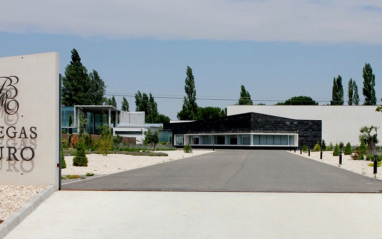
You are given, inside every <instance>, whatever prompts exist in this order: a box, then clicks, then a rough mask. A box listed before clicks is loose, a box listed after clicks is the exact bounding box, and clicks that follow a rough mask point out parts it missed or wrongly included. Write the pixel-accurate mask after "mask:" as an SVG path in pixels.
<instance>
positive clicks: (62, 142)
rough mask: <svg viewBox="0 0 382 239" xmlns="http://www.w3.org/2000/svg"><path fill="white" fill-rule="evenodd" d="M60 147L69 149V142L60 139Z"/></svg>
mask: <svg viewBox="0 0 382 239" xmlns="http://www.w3.org/2000/svg"><path fill="white" fill-rule="evenodd" d="M61 146H62V148H64V149H67V148H69V142H68V141H67V140H66V139H64V138H62V139H61Z"/></svg>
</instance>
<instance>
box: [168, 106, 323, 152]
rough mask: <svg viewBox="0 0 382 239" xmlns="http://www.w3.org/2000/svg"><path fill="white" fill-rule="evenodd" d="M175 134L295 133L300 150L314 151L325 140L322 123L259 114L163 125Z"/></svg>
mask: <svg viewBox="0 0 382 239" xmlns="http://www.w3.org/2000/svg"><path fill="white" fill-rule="evenodd" d="M163 129H164V130H171V131H172V133H173V136H174V134H207V133H296V134H298V137H299V146H302V145H303V144H306V145H308V146H309V147H310V148H313V147H314V145H315V144H316V143H317V142H321V138H322V121H321V120H296V119H288V118H282V117H277V116H272V115H265V114H259V113H245V114H239V115H231V116H226V117H221V118H215V119H209V120H201V121H194V122H184V123H170V124H164V127H163Z"/></svg>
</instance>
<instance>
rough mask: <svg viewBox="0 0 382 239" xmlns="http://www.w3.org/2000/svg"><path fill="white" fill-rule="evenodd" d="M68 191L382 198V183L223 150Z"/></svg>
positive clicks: (306, 163)
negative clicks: (354, 194)
mask: <svg viewBox="0 0 382 239" xmlns="http://www.w3.org/2000/svg"><path fill="white" fill-rule="evenodd" d="M62 188H63V189H64V190H65V189H68V190H128V191H133V190H139V191H189V192H193V191H196V192H216V191H222V192H382V181H379V180H375V179H371V178H368V177H364V176H361V175H358V174H355V173H352V172H349V171H346V170H342V169H339V168H336V167H333V166H330V165H326V164H323V163H319V162H315V161H313V160H309V159H306V158H303V157H300V156H298V154H297V155H294V154H290V153H288V152H284V151H269V150H268V151H267V150H218V151H216V152H214V153H210V154H206V155H201V156H198V157H194V158H192V159H184V160H178V161H174V162H171V163H166V164H160V165H154V166H150V167H146V168H141V169H136V170H131V171H126V172H121V173H117V174H112V175H108V176H104V177H99V178H94V179H90V180H83V181H80V182H76V183H70V184H65V185H63V186H62Z"/></svg>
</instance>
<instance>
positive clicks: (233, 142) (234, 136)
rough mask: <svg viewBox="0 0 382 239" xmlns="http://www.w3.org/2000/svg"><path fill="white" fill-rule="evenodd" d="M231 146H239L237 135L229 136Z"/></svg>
mask: <svg viewBox="0 0 382 239" xmlns="http://www.w3.org/2000/svg"><path fill="white" fill-rule="evenodd" d="M229 144H230V145H237V135H230V136H229Z"/></svg>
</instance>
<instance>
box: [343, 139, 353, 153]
mask: <svg viewBox="0 0 382 239" xmlns="http://www.w3.org/2000/svg"><path fill="white" fill-rule="evenodd" d="M352 153H353V150H352V148H351V145H350V142H348V143H347V144H346V146H345V150H344V154H345V155H350V154H352Z"/></svg>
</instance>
